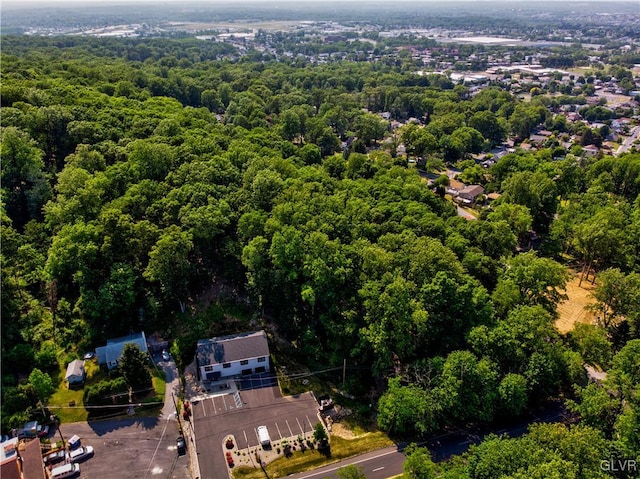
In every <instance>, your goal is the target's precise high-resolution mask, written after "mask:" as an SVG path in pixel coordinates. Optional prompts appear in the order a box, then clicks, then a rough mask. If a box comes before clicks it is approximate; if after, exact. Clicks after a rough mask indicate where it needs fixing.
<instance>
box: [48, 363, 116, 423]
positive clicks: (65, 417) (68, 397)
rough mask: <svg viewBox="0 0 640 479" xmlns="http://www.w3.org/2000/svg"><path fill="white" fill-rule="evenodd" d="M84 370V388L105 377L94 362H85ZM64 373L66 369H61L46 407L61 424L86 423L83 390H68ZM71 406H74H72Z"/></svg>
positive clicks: (86, 415) (86, 414)
mask: <svg viewBox="0 0 640 479" xmlns="http://www.w3.org/2000/svg"><path fill="white" fill-rule="evenodd" d="M84 370H85V371H86V373H87V380H86V382H85V386H91V385H92V384H96V383H98V382H100V381H101V380H103V379H105V378H106V377H107V376H106V375H105V374H104V373H102V372H101V371H100V366H98V363H97V362H96V361H95V360H94V361H85V363H84ZM66 372H67V371H66V368H63V369H61V371H60V374H59V382H58V389H57V390H56V392H54V393H53V395H52V396H51V397H50V398H49V402H48V404H47V406H48V407H49V409H50V410H51V412H52V413H53V414H55V415H56V416H58V418H60V422H62V423H65V422H78V421H86V420H87V417H88V413H87V410H86V409H85V408H84V407H83V405H82V396H83V394H84V389H68V388H67V384H66V383H65V381H64V376H65V374H66ZM71 404H75V405H73V406H72V405H71Z"/></svg>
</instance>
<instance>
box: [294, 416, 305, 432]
mask: <svg viewBox="0 0 640 479" xmlns="http://www.w3.org/2000/svg"><path fill="white" fill-rule="evenodd" d="M296 422H297V423H298V427H299V428H300V432H301V433H302V434H304V429H302V426H301V425H300V421H298V418H297V417H296Z"/></svg>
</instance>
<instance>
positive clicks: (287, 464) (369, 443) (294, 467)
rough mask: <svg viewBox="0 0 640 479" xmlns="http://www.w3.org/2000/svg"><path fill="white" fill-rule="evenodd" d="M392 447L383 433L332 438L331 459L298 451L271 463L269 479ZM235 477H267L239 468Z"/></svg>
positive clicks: (269, 465)
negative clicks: (349, 437)
mask: <svg viewBox="0 0 640 479" xmlns="http://www.w3.org/2000/svg"><path fill="white" fill-rule="evenodd" d="M391 445H393V442H392V441H391V440H390V439H389V438H388V437H387V436H386V435H385V434H384V433H382V432H373V433H367V434H364V435H362V436H360V437H356V438H355V439H344V438H341V437H339V436H331V457H326V456H323V455H321V454H320V453H319V452H318V451H316V450H315V449H314V450H307V451H305V452H300V451H296V452H294V453H293V456H292V457H291V458H289V459H287V458H285V457H280V458H278V459H276V460H275V461H273V462H271V463H270V464H268V465H267V467H266V471H267V474H268V475H269V477H285V476H288V475H289V474H295V473H297V472H303V471H308V470H310V469H315V468H317V467H321V466H325V465H327V464H331V463H334V462H338V461H341V460H342V459H346V458H348V457H352V456H355V455H357V454H363V453H365V452H369V451H373V450H376V449H380V448H382V447H386V446H391ZM233 477H234V478H235V479H264V477H265V476H264V473H263V472H262V470H261V469H259V468H258V469H254V468H252V467H238V468H237V469H235V470H234V471H233Z"/></svg>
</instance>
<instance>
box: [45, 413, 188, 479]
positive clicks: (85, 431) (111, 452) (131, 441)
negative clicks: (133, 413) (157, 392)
mask: <svg viewBox="0 0 640 479" xmlns="http://www.w3.org/2000/svg"><path fill="white" fill-rule="evenodd" d="M61 430H62V435H63V437H64V438H65V440H66V439H68V438H70V437H71V436H73V435H74V434H77V435H79V436H80V437H81V438H82V444H83V445H85V446H93V448H94V451H95V452H94V456H93V457H91V458H89V459H87V460H85V461H84V462H82V463H81V464H80V476H78V477H80V478H86V479H112V478H114V477H132V478H133V477H135V478H140V479H143V478H149V479H151V478H154V477H159V478H160V477H161V478H170V479H189V478H190V477H191V475H190V473H189V462H188V461H189V460H188V456H180V457H178V454H177V451H176V438H177V437H178V424H177V421H176V420H175V418H168V419H159V418H157V417H155V418H133V419H124V420H117V421H95V422H89V423H87V422H81V423H71V424H62V425H61ZM56 436H58V432H57V431H56Z"/></svg>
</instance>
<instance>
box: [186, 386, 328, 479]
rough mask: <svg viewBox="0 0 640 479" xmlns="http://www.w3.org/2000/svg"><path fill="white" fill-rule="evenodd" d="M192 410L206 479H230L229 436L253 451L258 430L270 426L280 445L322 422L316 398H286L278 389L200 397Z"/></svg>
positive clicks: (302, 396) (303, 395)
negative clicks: (226, 447)
mask: <svg viewBox="0 0 640 479" xmlns="http://www.w3.org/2000/svg"><path fill="white" fill-rule="evenodd" d="M191 408H192V411H193V419H192V424H193V427H194V430H195V437H196V446H197V450H198V459H199V466H200V473H201V476H200V477H201V478H202V479H220V478H223V477H227V474H228V473H229V468H228V466H227V463H226V460H225V458H224V454H223V449H222V442H223V440H224V439H225V437H226V436H228V435H233V436H234V437H235V438H236V442H237V444H238V447H240V448H246V447H253V446H257V445H258V438H257V434H256V429H257V428H258V426H267V428H268V429H269V433H270V435H271V439H272V440H273V441H278V440H280V439H283V438H285V437H297V436H299V435H304V434H305V433H309V432H310V431H311V430H312V429H313V427H314V426H315V424H316V423H317V422H318V421H319V419H318V416H317V412H318V403H317V402H316V399H315V397H314V396H313V394H311V393H304V394H300V395H295V396H288V397H282V395H281V394H280V390H279V389H278V387H277V386H271V387H263V388H259V389H252V390H243V391H238V392H235V393H233V394H223V395H217V396H213V395H211V396H208V397H204V398H203V397H200V398H199V399H198V400H197V401H196V402H192V406H191Z"/></svg>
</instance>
